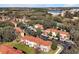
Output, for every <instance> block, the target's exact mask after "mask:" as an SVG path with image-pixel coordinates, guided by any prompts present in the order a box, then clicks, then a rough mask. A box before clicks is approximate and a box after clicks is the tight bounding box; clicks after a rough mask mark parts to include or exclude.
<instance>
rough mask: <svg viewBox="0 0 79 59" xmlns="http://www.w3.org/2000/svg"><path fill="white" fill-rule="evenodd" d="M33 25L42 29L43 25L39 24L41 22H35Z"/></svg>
mask: <svg viewBox="0 0 79 59" xmlns="http://www.w3.org/2000/svg"><path fill="white" fill-rule="evenodd" d="M35 26H37V28H39V29H44V27H43V25H41V24H36V25H35Z"/></svg>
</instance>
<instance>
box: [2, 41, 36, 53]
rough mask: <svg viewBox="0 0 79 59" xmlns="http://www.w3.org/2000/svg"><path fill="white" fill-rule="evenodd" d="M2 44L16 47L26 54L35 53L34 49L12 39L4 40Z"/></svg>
mask: <svg viewBox="0 0 79 59" xmlns="http://www.w3.org/2000/svg"><path fill="white" fill-rule="evenodd" d="M3 44H7V45H11V46H13V47H15V48H17V49H18V50H21V51H24V52H25V53H26V54H35V49H33V48H30V47H29V46H27V45H25V44H22V43H18V42H15V41H14V42H6V43H3Z"/></svg>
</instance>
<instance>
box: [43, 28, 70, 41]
mask: <svg viewBox="0 0 79 59" xmlns="http://www.w3.org/2000/svg"><path fill="white" fill-rule="evenodd" d="M50 32H51V33H52V37H56V36H57V34H59V35H60V40H61V41H66V40H68V39H69V38H70V34H69V32H65V31H61V30H57V29H53V28H51V29H46V30H45V31H44V33H42V35H43V36H48V34H49V33H50Z"/></svg>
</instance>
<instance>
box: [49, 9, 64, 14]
mask: <svg viewBox="0 0 79 59" xmlns="http://www.w3.org/2000/svg"><path fill="white" fill-rule="evenodd" d="M62 12H63V11H62V10H49V11H48V13H51V14H52V13H55V14H59V13H62Z"/></svg>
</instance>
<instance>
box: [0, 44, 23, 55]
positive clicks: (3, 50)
mask: <svg viewBox="0 0 79 59" xmlns="http://www.w3.org/2000/svg"><path fill="white" fill-rule="evenodd" d="M0 54H22V51H20V50H16V49H14V48H13V47H11V46H9V45H0Z"/></svg>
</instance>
